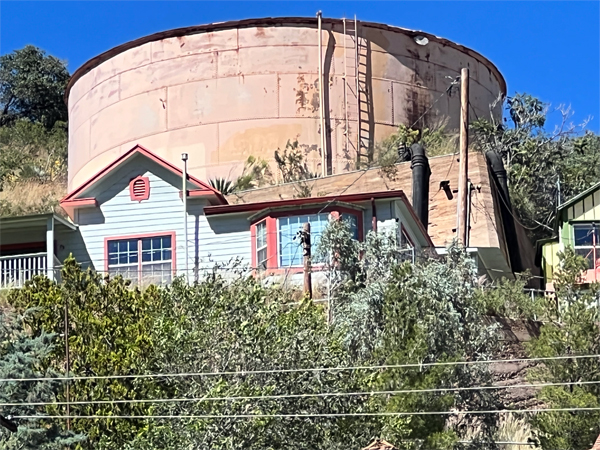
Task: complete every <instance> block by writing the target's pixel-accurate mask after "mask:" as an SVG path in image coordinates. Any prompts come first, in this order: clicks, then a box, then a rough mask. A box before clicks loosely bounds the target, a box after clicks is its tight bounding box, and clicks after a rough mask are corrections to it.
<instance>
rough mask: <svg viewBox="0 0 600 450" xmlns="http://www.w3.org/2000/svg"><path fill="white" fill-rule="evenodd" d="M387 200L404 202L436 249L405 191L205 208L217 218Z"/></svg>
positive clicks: (207, 213)
mask: <svg viewBox="0 0 600 450" xmlns="http://www.w3.org/2000/svg"><path fill="white" fill-rule="evenodd" d="M385 198H399V199H400V200H402V202H403V203H404V204H405V205H406V206H407V208H408V211H409V212H410V215H411V217H412V219H413V220H414V221H415V222H416V224H417V226H418V227H419V230H421V233H423V236H425V239H426V240H427V242H428V244H429V245H430V246H431V247H435V245H434V244H433V241H432V240H431V237H430V236H429V234H428V233H427V230H426V229H425V227H424V226H423V224H422V223H421V220H419V218H418V217H417V215H416V213H415V211H414V209H413V207H412V205H411V204H410V202H409V201H408V198H407V197H406V194H404V192H403V191H401V190H397V191H381V192H365V193H359V194H346V195H330V196H327V197H308V198H294V199H290V200H277V201H270V202H257V203H242V204H238V205H222V206H207V207H206V208H204V215H205V216H216V215H219V214H233V213H242V212H253V211H261V210H263V209H266V208H271V209H273V208H281V207H286V206H303V205H310V204H323V203H329V202H347V203H352V202H361V201H369V200H371V199H376V200H380V199H385Z"/></svg>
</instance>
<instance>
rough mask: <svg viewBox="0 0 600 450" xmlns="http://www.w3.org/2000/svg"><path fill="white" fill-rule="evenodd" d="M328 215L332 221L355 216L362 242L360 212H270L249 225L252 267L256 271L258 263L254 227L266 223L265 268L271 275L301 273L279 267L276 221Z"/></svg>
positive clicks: (297, 269) (341, 209)
mask: <svg viewBox="0 0 600 450" xmlns="http://www.w3.org/2000/svg"><path fill="white" fill-rule="evenodd" d="M319 212H321V213H329V214H330V215H331V216H332V218H333V220H339V219H340V217H341V215H342V213H346V214H352V215H353V216H356V222H357V226H358V240H359V241H362V240H363V214H362V211H361V210H357V209H352V208H346V207H343V206H332V207H331V208H325V209H323V208H307V209H299V210H294V211H278V212H272V213H270V214H269V215H268V216H266V217H261V218H259V219H257V220H256V221H254V222H252V224H251V225H250V236H251V243H252V246H251V247H252V267H253V268H255V269H258V261H257V259H256V250H257V248H256V225H258V224H259V223H261V222H265V223H266V231H267V267H266V269H265V270H268V271H269V272H272V273H279V272H284V271H288V272H289V271H291V272H302V270H303V268H302V267H279V257H278V256H279V242H278V239H277V233H278V229H277V219H279V218H280V217H291V216H302V215H306V214H316V213H319Z"/></svg>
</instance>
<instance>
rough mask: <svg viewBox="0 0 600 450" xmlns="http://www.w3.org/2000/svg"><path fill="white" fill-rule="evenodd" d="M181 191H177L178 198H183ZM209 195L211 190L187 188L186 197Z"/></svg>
mask: <svg viewBox="0 0 600 450" xmlns="http://www.w3.org/2000/svg"><path fill="white" fill-rule="evenodd" d="M181 192H182V191H179V198H183V196H182V195H181ZM210 195H212V192H206V191H204V190H202V189H188V191H187V196H188V198H197V197H208V196H210Z"/></svg>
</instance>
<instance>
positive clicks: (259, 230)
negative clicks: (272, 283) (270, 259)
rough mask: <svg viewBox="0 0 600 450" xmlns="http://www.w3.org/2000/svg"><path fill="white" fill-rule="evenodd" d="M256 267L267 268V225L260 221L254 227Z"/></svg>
mask: <svg viewBox="0 0 600 450" xmlns="http://www.w3.org/2000/svg"><path fill="white" fill-rule="evenodd" d="M256 266H257V267H258V268H259V269H266V268H267V223H266V221H262V222H260V223H259V224H257V225H256Z"/></svg>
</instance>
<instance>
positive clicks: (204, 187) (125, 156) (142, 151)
mask: <svg viewBox="0 0 600 450" xmlns="http://www.w3.org/2000/svg"><path fill="white" fill-rule="evenodd" d="M136 153H140V154H142V155H144V156H145V157H147V158H148V159H150V160H152V161H154V162H156V163H157V164H159V165H161V166H163V167H164V168H166V169H167V170H170V171H171V172H173V173H175V174H177V175H179V176H182V175H183V172H182V170H181V169H180V168H179V167H177V166H175V165H173V164H171V163H170V162H168V161H166V160H164V159H162V158H161V157H160V156H157V155H155V154H154V153H152V152H151V151H150V150H148V149H146V148H144V147H142V146H141V145H139V144H137V145H135V146H134V147H133V148H132V149H131V150H129V151H128V152H126V153H124V154H122V155H121V156H119V157H118V158H117V159H116V160H114V161H113V162H112V163H110V164H109V165H108V166H106V167H105V168H104V169H102V170H101V171H99V172H98V173H97V174H96V175H94V176H93V177H92V178H90V179H89V180H87V181H86V182H85V183H83V184H82V185H81V186H79V187H78V188H77V189H75V190H74V191H72V192H71V193H69V194H67V195H66V196H65V197H64V198H63V199H62V200H61V201H60V203H61V206H62V205H63V202H67V201H71V200H73V199H75V198H76V197H77V195H79V194H80V193H81V192H83V191H84V190H85V189H87V188H88V187H90V186H91V185H92V184H94V183H96V182H98V181H99V180H100V179H101V178H102V177H104V176H106V175H107V174H109V173H110V172H111V171H112V170H113V169H115V168H116V167H117V166H119V165H120V164H121V163H122V162H124V161H126V160H127V159H129V158H130V157H132V156H133V155H134V154H136ZM188 179H189V181H190V182H192V183H193V184H195V185H196V186H198V187H199V188H200V189H201V190H206V191H210V192H211V193H213V194H214V195H215V197H216V198H217V199H218V201H219V202H220V203H221V204H223V205H227V200H225V197H223V195H222V194H221V193H220V192H219V191H217V190H216V189H214V188H212V187H211V186H209V185H208V184H206V183H204V182H202V181H200V180H199V179H197V178H195V177H193V176H192V175H189V174H188Z"/></svg>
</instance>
